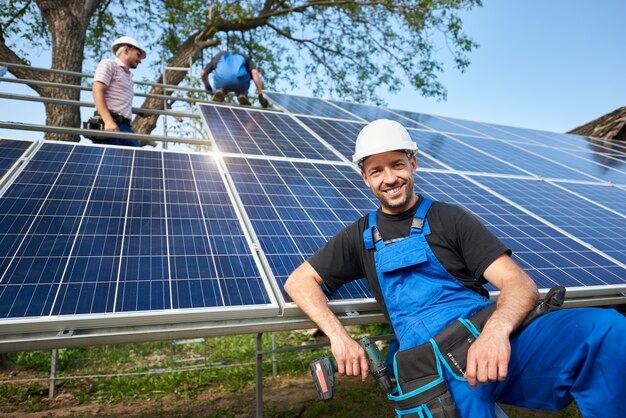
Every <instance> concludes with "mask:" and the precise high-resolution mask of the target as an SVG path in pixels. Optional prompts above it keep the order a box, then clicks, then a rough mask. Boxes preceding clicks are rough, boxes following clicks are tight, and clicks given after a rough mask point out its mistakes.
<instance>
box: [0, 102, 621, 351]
mask: <svg viewBox="0 0 626 418" xmlns="http://www.w3.org/2000/svg"><path fill="white" fill-rule="evenodd" d="M268 97H270V99H271V100H272V101H273V102H274V103H278V104H279V105H280V106H282V107H283V108H284V109H285V110H286V111H284V112H283V111H274V110H269V109H266V110H262V109H256V108H252V107H242V106H228V105H224V104H219V105H215V104H199V109H200V113H201V114H202V116H203V118H204V121H205V123H206V128H207V130H208V132H209V136H210V138H211V139H212V140H213V142H214V146H215V149H214V150H213V152H207V153H204V154H200V153H195V152H168V151H161V150H155V149H133V148H125V147H106V146H98V145H82V144H69V143H54V142H46V141H43V142H32V141H19V140H0V177H2V176H4V177H3V178H2V180H3V184H2V185H0V193H1V194H2V195H1V196H0V232H1V234H0V344H3V343H4V341H3V339H6V338H9V339H10V338H12V337H11V335H13V334H15V333H16V332H20V333H22V332H29V331H22V328H23V327H22V325H23V324H25V325H27V326H28V329H29V330H44V331H53V332H56V331H58V330H59V329H65V327H66V326H67V324H68V323H71V324H79V325H81V326H84V327H85V328H89V327H102V326H107V327H116V326H130V327H136V326H142V325H149V324H163V323H167V324H179V323H183V322H190V321H202V322H203V323H206V324H214V322H212V321H221V320H228V319H236V320H237V321H236V322H238V323H239V324H240V325H241V324H243V325H242V326H243V327H245V326H246V325H247V326H253V327H254V326H257V325H258V324H259V322H258V321H260V320H261V319H263V318H267V319H269V320H272V319H276V320H277V323H281V324H282V323H283V322H284V320H285V319H284V316H290V315H291V314H292V313H293V315H302V313H301V312H300V311H299V310H297V309H295V306H294V305H293V304H292V303H290V301H289V298H288V296H287V295H286V294H285V293H284V292H283V291H282V287H283V284H284V282H285V280H286V278H287V277H288V276H289V274H290V273H291V272H292V271H293V269H294V268H296V267H297V266H298V265H299V264H300V263H301V262H302V261H304V260H305V259H307V258H308V257H309V256H310V255H311V254H313V252H315V251H316V250H317V249H318V248H319V247H320V246H321V245H323V244H324V242H326V240H327V239H328V238H329V237H331V236H332V235H333V234H334V233H336V232H337V231H339V230H340V229H341V228H342V227H344V226H346V225H348V224H350V223H352V222H354V221H355V220H356V219H358V218H359V217H360V216H362V215H365V214H366V213H368V212H369V211H371V210H373V209H374V208H376V207H377V206H378V203H377V201H376V200H375V199H374V197H373V195H372V193H371V191H370V190H369V189H367V188H366V187H365V185H364V183H363V181H362V179H361V176H360V173H359V170H358V169H357V168H356V167H355V166H354V165H352V164H350V163H349V160H350V159H351V158H352V153H353V147H354V141H355V139H356V137H357V135H358V132H359V131H360V130H361V128H362V127H363V126H364V125H365V123H366V122H365V121H369V120H373V119H377V118H381V117H384V118H390V119H394V120H397V121H399V122H400V123H402V124H404V125H405V126H406V127H407V128H409V132H410V134H411V137H412V138H413V140H415V141H416V142H417V144H418V146H419V149H420V152H419V154H418V166H419V169H418V173H417V175H416V190H417V191H418V192H419V193H424V194H426V195H428V196H430V197H432V198H434V199H437V200H443V201H447V202H452V203H456V204H459V205H461V206H464V207H466V208H467V209H468V210H470V211H471V212H473V213H475V214H476V215H477V216H478V217H479V218H480V219H481V220H482V221H483V222H484V223H485V225H487V227H488V228H490V229H491V230H492V231H493V232H494V233H495V234H496V235H497V236H499V237H500V238H502V239H503V241H504V242H505V243H506V244H507V245H508V246H509V247H510V248H511V249H512V250H513V251H514V256H515V257H516V260H518V262H519V263H520V264H521V265H522V267H524V268H525V269H526V270H527V271H528V272H529V274H530V275H531V277H533V278H534V280H535V281H536V282H537V284H538V285H539V287H540V288H542V289H547V288H549V287H551V286H553V285H554V284H562V285H565V286H568V287H569V288H577V289H584V288H587V287H593V288H594V290H593V292H594V293H593V295H594V296H595V295H600V296H603V295H610V296H609V298H615V296H614V294H611V293H609V292H611V289H615V286H612V285H618V287H619V286H624V285H626V257H625V256H624V255H623V253H624V252H623V248H625V247H626V239H625V238H624V237H623V236H622V235H623V231H624V230H626V213H625V211H624V202H625V201H626V181H625V180H624V178H625V177H624V176H625V175H626V152H625V150H626V147H625V146H623V145H621V144H617V143H609V142H607V141H599V140H594V139H590V138H586V137H581V136H573V135H564V134H557V133H551V132H544V131H537V130H527V129H522V128H514V127H506V126H500V125H491V124H487V123H480V122H472V121H463V120H458V119H453V118H446V117H442V116H430V115H424V114H420V113H414V112H409V111H399V110H388V109H381V108H377V107H374V106H367V105H361V104H350V103H345V102H336V101H327V100H322V99H317V98H304V97H298V96H289V95H284V94H278V93H268ZM596 288H599V289H605V290H606V293H604V294H603V293H602V292H601V291H600V292H598V291H597V290H596ZM620 288H621V287H620ZM595 292H598V293H595ZM331 297H332V301H331V305H332V306H334V307H335V308H336V309H339V310H341V311H342V312H345V311H350V310H353V309H354V310H357V311H363V312H374V311H377V309H378V308H377V307H376V305H375V304H374V303H373V300H372V299H371V294H370V291H369V289H368V288H367V286H366V284H365V282H364V281H363V280H359V281H356V282H354V283H352V284H351V285H349V286H344V287H343V288H342V289H340V291H339V292H336V293H335V294H333V295H332V296H331ZM611 303H613V302H611ZM42 318H45V319H46V320H45V321H41V319H42ZM122 318H123V320H121V319H122ZM199 318H201V319H199ZM16 320H17V321H16ZM20 321H21V322H20ZM55 321H56V322H55ZM92 321H101V322H92ZM16 324H17V325H18V328H19V329H18V328H16V327H15V325H16ZM73 326H74V325H73ZM181 326H183V327H184V326H186V325H181ZM138 329H140V328H138ZM16 330H17V331H16Z"/></svg>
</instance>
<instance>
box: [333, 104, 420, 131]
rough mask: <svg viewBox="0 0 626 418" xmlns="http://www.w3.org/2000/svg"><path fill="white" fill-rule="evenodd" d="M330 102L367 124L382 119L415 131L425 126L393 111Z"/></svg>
mask: <svg viewBox="0 0 626 418" xmlns="http://www.w3.org/2000/svg"><path fill="white" fill-rule="evenodd" d="M331 102H332V103H334V104H336V105H337V106H340V107H342V108H343V109H345V110H347V111H348V112H350V113H353V114H355V115H357V116H359V117H361V118H363V119H365V120H366V121H368V122H369V121H373V120H375V119H381V118H384V119H392V120H397V121H398V122H400V123H402V124H403V125H404V126H406V127H407V128H415V129H424V128H425V126H424V125H421V124H420V123H417V122H415V121H413V120H411V119H409V118H405V117H403V116H401V115H400V114H398V113H394V112H393V111H391V110H389V109H384V108H382V107H376V106H370V105H364V104H358V103H348V102H338V101H331Z"/></svg>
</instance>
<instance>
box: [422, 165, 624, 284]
mask: <svg viewBox="0 0 626 418" xmlns="http://www.w3.org/2000/svg"><path fill="white" fill-rule="evenodd" d="M495 183H497V184H498V185H501V186H502V187H501V188H494V189H493V191H495V192H498V193H500V192H501V191H502V190H501V189H506V190H507V191H508V193H507V194H506V196H505V197H509V196H510V195H514V196H516V197H518V199H516V200H517V201H515V202H512V203H509V202H508V201H506V200H503V199H502V198H500V197H499V194H496V193H492V192H491V191H490V190H488V189H486V188H485V186H494V185H495ZM520 183H521V184H544V185H547V187H553V186H550V185H548V184H547V183H545V182H543V183H542V182H536V181H530V180H526V181H523V180H516V179H506V180H504V179H499V178H495V177H487V176H485V177H472V178H468V177H467V176H462V175H458V174H452V173H429V172H418V176H417V178H416V189H417V190H418V191H421V192H423V193H425V194H426V195H428V196H430V197H432V198H434V199H437V200H442V201H446V202H451V203H456V204H458V205H460V206H463V207H465V208H467V209H468V210H470V211H471V212H472V213H474V214H475V215H476V216H477V217H478V218H479V219H481V221H482V222H483V223H484V224H485V225H486V226H487V227H488V228H489V229H491V230H492V232H493V233H494V234H495V235H496V236H498V237H500V238H501V239H502V240H503V241H504V242H505V243H506V244H507V245H508V246H509V247H510V248H511V249H512V251H513V254H514V257H515V258H516V261H518V262H519V264H520V265H521V266H522V267H523V268H524V269H525V270H526V271H527V272H528V273H529V274H530V276H531V277H532V278H533V279H534V280H535V281H536V282H537V285H538V286H539V287H540V288H544V289H547V288H550V287H552V286H554V285H555V284H561V285H564V286H569V287H577V286H592V285H605V284H623V283H624V278H625V277H626V268H625V266H624V265H619V263H615V262H614V261H612V260H611V259H610V257H607V256H610V255H611V254H608V253H603V252H601V251H598V250H595V249H593V248H590V247H589V245H588V243H587V242H584V241H583V240H581V239H580V238H579V237H577V236H576V235H574V234H572V235H569V234H567V233H564V232H562V231H561V229H560V228H559V225H552V224H550V223H549V222H546V220H542V219H541V218H540V217H538V212H539V213H540V212H543V210H544V209H546V208H549V207H550V205H551V204H554V202H553V201H552V200H551V199H545V201H543V200H541V199H529V198H528V197H529V196H526V195H525V194H524V193H522V192H521V191H520V188H518V187H515V186H516V185H517V184H520ZM555 189H556V188H555ZM544 191H545V192H548V193H553V195H554V193H556V191H553V190H544ZM557 191H558V190H557ZM531 194H532V193H531ZM534 196H535V197H539V195H534ZM555 200H556V201H558V200H559V199H558V198H557V199H555ZM538 201H539V202H543V203H539V202H538ZM537 204H540V206H541V208H537V206H536V205H537ZM564 218H565V216H564Z"/></svg>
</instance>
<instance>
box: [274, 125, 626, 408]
mask: <svg viewBox="0 0 626 418" xmlns="http://www.w3.org/2000/svg"><path fill="white" fill-rule="evenodd" d="M416 153H417V146H416V144H415V143H414V142H413V141H412V140H411V138H410V136H409V133H408V131H407V130H406V129H405V128H404V127H403V126H402V125H400V124H399V123H397V122H394V121H391V120H386V119H381V120H376V121H374V122H372V123H370V124H368V125H367V126H365V127H364V128H363V129H362V130H361V132H360V133H359V135H358V137H357V139H356V146H355V152H354V158H353V161H354V163H356V164H358V165H359V167H360V168H361V176H362V178H363V181H364V182H365V184H366V185H367V186H368V187H369V188H370V189H371V190H372V193H373V194H374V195H375V196H376V197H377V198H378V200H379V202H380V207H379V208H378V210H376V211H374V212H372V213H370V214H366V215H365V216H363V217H361V218H360V219H358V220H356V221H355V222H354V223H353V224H351V225H349V226H347V227H346V228H345V229H344V230H342V231H340V232H339V233H337V234H336V235H335V236H334V237H332V238H331V239H330V240H329V241H328V242H327V243H326V244H325V245H324V246H323V247H322V248H320V249H319V250H318V251H317V252H316V253H315V254H314V255H313V256H311V257H310V258H309V259H308V260H307V261H305V262H304V263H303V264H302V265H300V266H299V267H298V268H297V269H296V270H295V271H293V273H292V274H291V275H290V276H289V278H288V279H287V282H286V283H285V290H286V292H287V293H288V294H289V296H290V297H291V298H292V299H293V301H294V302H295V303H296V304H297V305H298V306H299V307H300V308H301V309H302V311H303V312H304V313H305V314H306V315H307V316H309V317H310V318H311V319H312V320H313V321H314V322H315V323H316V324H317V326H318V327H319V328H320V329H321V330H322V331H323V332H324V333H325V334H326V335H327V336H328V337H329V339H330V343H331V350H332V354H333V356H334V357H335V359H336V361H337V366H338V371H339V373H342V374H345V375H349V376H358V375H360V376H361V378H362V379H363V380H364V379H365V378H366V377H367V372H368V361H367V358H366V356H365V353H364V351H363V349H362V348H361V346H360V345H359V343H358V342H356V341H354V340H353V339H352V338H351V336H350V335H349V334H348V332H347V331H346V330H345V329H344V327H343V326H342V324H341V322H340V321H339V320H338V318H337V317H336V316H335V315H334V313H333V312H332V311H331V310H330V309H329V307H328V305H327V302H326V298H325V296H324V293H323V292H322V290H321V288H320V285H321V284H325V285H326V286H328V287H329V288H330V289H331V290H336V289H338V288H339V287H340V286H342V285H343V284H345V283H348V282H350V281H352V280H356V279H359V278H361V277H365V278H366V279H367V281H368V283H369V287H370V288H371V291H372V294H373V295H374V297H375V298H376V300H377V301H378V303H379V304H380V306H381V309H382V310H383V311H384V312H385V313H386V315H387V317H388V319H389V320H390V322H391V324H392V326H393V329H394V331H395V335H396V336H397V339H398V341H399V343H400V348H399V351H398V352H397V353H396V355H395V359H394V372H395V376H396V379H397V384H396V388H395V389H394V391H393V392H392V393H391V394H390V395H389V398H390V400H392V401H393V402H392V404H393V406H394V408H395V410H396V413H397V415H398V416H399V417H400V416H401V417H411V418H413V417H435V418H438V417H457V416H458V417H471V418H475V417H481V418H488V417H494V416H495V403H496V402H498V403H504V404H509V405H515V406H519V407H524V408H532V409H542V410H551V411H555V410H560V409H563V408H565V407H566V406H568V405H569V404H570V403H571V402H572V401H575V402H576V404H577V406H578V408H579V410H580V412H581V413H582V416H584V417H585V418H589V417H614V418H616V417H620V416H623V413H624V405H623V401H622V399H623V398H624V397H625V396H626V379H624V376H625V375H626V358H625V356H624V347H626V318H625V317H624V316H622V315H621V314H619V313H618V312H616V311H615V310H613V309H603V308H572V309H555V310H553V311H552V312H549V313H547V314H544V315H541V316H537V317H536V318H535V319H534V320H533V321H532V322H530V323H528V322H529V321H528V320H527V317H528V315H529V313H532V312H536V309H535V308H536V307H537V306H538V291H537V287H536V285H535V283H534V282H533V280H532V279H531V278H530V277H529V276H528V275H527V274H526V273H525V272H524V271H523V270H522V269H521V268H520V267H519V266H518V265H517V264H516V263H515V262H514V261H513V260H512V259H511V257H510V256H511V251H510V250H509V249H508V248H507V247H506V246H505V245H504V244H503V243H502V242H501V241H500V240H499V239H498V238H496V237H495V236H494V235H493V234H492V233H491V232H490V231H489V230H488V229H487V228H486V227H485V226H484V225H482V224H481V223H480V222H479V221H478V219H477V218H476V217H474V216H473V215H472V214H470V213H468V212H467V211H465V210H464V209H462V208H461V207H458V206H455V205H451V204H448V203H444V202H439V201H432V200H431V199H429V198H428V197H427V196H424V195H421V194H416V193H415V190H414V175H415V173H416V170H417V158H416ZM487 282H488V283H490V284H492V285H493V286H495V287H496V288H497V289H498V290H499V291H500V296H499V297H498V300H497V302H493V301H490V300H489V298H488V292H487V291H486V289H485V288H484V287H483V286H484V285H485V284H486V283H487ZM562 290H564V289H560V290H559V289H557V292H556V293H557V294H559V293H561V295H560V296H561V298H562V296H563V295H562ZM553 296H554V295H553ZM557 299H558V297H557ZM561 300H562V299H561ZM557 305H558V303H557ZM542 306H543V305H542ZM548 310H549V309H548ZM522 323H523V326H520V325H522Z"/></svg>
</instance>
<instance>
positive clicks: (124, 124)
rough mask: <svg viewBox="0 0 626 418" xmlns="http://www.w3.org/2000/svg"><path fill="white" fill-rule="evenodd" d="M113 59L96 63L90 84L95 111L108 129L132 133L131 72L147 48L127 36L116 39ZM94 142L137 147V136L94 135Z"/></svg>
mask: <svg viewBox="0 0 626 418" xmlns="http://www.w3.org/2000/svg"><path fill="white" fill-rule="evenodd" d="M111 52H112V53H113V54H114V55H115V58H114V59H112V58H105V59H103V60H102V61H100V62H99V63H98V66H97V67H96V73H95V75H94V78H93V80H94V82H93V86H92V93H93V101H94V105H95V107H96V113H97V114H98V115H100V117H101V118H102V121H103V122H104V130H105V131H107V132H128V133H132V132H133V130H132V128H131V127H130V124H131V119H132V116H133V115H132V107H133V96H134V94H135V92H134V86H133V74H132V72H131V71H130V70H131V69H135V68H137V66H138V65H139V64H141V60H143V59H145V58H146V51H145V50H144V49H143V48H141V47H140V46H139V43H138V42H137V41H136V40H135V39H134V38H131V37H130V36H122V37H120V38H117V39H116V40H115V41H113V43H112V44H111ZM92 141H93V142H94V143H97V144H110V145H126V146H134V147H137V146H139V142H138V141H137V140H136V139H126V138H115V137H111V138H103V137H95V136H94V137H93V138H92Z"/></svg>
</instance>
